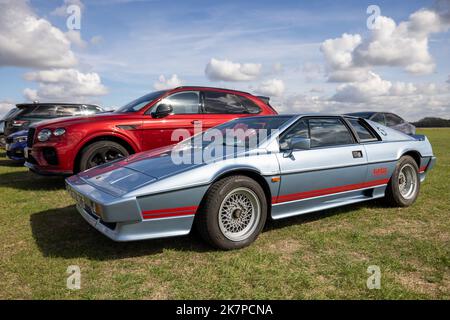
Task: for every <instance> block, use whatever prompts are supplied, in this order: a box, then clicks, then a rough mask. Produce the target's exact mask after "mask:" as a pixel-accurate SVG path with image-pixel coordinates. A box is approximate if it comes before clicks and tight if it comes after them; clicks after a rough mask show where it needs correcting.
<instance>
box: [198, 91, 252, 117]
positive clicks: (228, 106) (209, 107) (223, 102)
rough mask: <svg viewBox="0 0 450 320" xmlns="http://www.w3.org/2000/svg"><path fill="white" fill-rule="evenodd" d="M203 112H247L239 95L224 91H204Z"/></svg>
mask: <svg viewBox="0 0 450 320" xmlns="http://www.w3.org/2000/svg"><path fill="white" fill-rule="evenodd" d="M205 113H221V114H230V113H232V114H235V113H248V112H247V111H246V109H245V108H244V106H243V105H242V101H241V99H240V97H238V96H236V95H234V94H231V93H226V92H215V91H205Z"/></svg>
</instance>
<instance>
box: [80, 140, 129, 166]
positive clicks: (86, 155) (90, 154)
mask: <svg viewBox="0 0 450 320" xmlns="http://www.w3.org/2000/svg"><path fill="white" fill-rule="evenodd" d="M129 154H130V153H129V152H128V150H127V149H126V148H125V147H124V146H122V145H121V144H119V143H117V142H114V141H109V140H103V141H97V142H94V143H92V144H90V145H88V146H86V147H85V148H84V149H83V150H82V151H81V158H80V163H79V166H78V168H79V169H80V171H84V170H87V169H90V168H92V167H95V166H96V165H100V164H103V163H106V162H109V161H112V160H115V159H118V158H123V157H127V156H129ZM101 158H103V160H100V159H101ZM96 159H98V160H99V161H95V160H96ZM94 162H95V163H94Z"/></svg>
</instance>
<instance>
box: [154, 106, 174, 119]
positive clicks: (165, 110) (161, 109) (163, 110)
mask: <svg viewBox="0 0 450 320" xmlns="http://www.w3.org/2000/svg"><path fill="white" fill-rule="evenodd" d="M172 112H173V108H172V106H171V105H170V104H166V103H161V104H159V105H158V107H157V108H156V111H155V112H153V113H152V116H153V118H164V117H166V116H168V115H169V114H171V113H172Z"/></svg>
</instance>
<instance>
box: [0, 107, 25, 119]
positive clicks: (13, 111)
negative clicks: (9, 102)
mask: <svg viewBox="0 0 450 320" xmlns="http://www.w3.org/2000/svg"><path fill="white" fill-rule="evenodd" d="M19 111H20V109H19V108H12V109H11V110H9V111H8V112H7V113H6V114H5V115H4V116H3V117H2V118H0V120H7V119H8V118H11V117H13V116H14V115H15V114H17V113H18V112H19Z"/></svg>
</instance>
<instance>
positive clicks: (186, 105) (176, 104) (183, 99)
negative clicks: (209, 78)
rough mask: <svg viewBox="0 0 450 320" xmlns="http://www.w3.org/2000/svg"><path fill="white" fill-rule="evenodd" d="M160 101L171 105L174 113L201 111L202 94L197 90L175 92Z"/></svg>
mask: <svg viewBox="0 0 450 320" xmlns="http://www.w3.org/2000/svg"><path fill="white" fill-rule="evenodd" d="M160 103H167V104H169V105H171V106H172V108H173V113H174V114H192V113H199V107H200V94H199V93H198V92H197V91H188V92H180V93H174V94H173V95H171V96H169V97H167V98H165V99H163V100H162V101H161V102H160Z"/></svg>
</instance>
